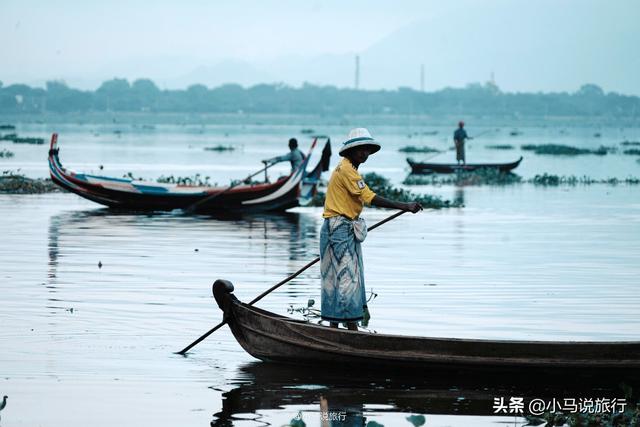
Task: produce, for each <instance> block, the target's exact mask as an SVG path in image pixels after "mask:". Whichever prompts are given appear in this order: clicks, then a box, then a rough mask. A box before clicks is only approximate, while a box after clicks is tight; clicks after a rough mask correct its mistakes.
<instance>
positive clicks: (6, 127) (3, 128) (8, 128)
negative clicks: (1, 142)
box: [0, 125, 16, 130]
mask: <svg viewBox="0 0 640 427" xmlns="http://www.w3.org/2000/svg"><path fill="white" fill-rule="evenodd" d="M15 129H16V127H15V126H14V125H0V130H15Z"/></svg>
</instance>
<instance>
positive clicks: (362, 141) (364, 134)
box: [339, 128, 380, 156]
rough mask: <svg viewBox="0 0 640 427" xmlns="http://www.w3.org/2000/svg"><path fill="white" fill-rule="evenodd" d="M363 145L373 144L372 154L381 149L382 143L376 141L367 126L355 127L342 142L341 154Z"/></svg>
mask: <svg viewBox="0 0 640 427" xmlns="http://www.w3.org/2000/svg"><path fill="white" fill-rule="evenodd" d="M363 145H370V146H371V149H372V151H371V154H373V153H376V152H378V151H379V150H380V144H378V143H377V142H376V140H375V139H373V137H372V136H371V134H370V133H369V131H368V130H367V129H366V128H355V129H351V130H350V131H349V135H347V140H346V141H345V142H343V143H342V147H341V148H340V152H339V154H340V155H341V156H342V154H343V153H344V152H345V151H347V150H349V149H350V148H353V147H361V146H363Z"/></svg>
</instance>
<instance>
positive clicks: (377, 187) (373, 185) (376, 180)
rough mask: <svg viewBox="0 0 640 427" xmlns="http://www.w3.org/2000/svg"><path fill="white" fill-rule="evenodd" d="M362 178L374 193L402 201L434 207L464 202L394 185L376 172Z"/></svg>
mask: <svg viewBox="0 0 640 427" xmlns="http://www.w3.org/2000/svg"><path fill="white" fill-rule="evenodd" d="M362 178H363V179H364V181H365V182H366V183H367V185H368V186H369V188H370V189H371V190H372V191H373V192H374V193H376V194H377V195H379V196H381V197H384V198H386V199H392V200H398V201H401V202H413V201H417V202H419V203H420V204H422V206H423V207H425V208H433V209H441V208H458V207H462V206H463V205H462V203H460V202H458V201H454V202H452V201H450V200H443V199H442V198H441V197H438V196H431V195H428V194H415V193H413V192H411V191H409V190H405V189H402V188H396V187H393V186H392V185H391V183H390V182H389V180H388V179H387V178H385V177H384V176H382V175H378V174H377V173H375V172H371V173H367V174H365V175H364V176H363V177H362Z"/></svg>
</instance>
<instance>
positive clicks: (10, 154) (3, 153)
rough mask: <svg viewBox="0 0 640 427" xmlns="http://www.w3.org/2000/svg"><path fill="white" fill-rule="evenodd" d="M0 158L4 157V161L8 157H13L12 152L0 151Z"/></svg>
mask: <svg viewBox="0 0 640 427" xmlns="http://www.w3.org/2000/svg"><path fill="white" fill-rule="evenodd" d="M0 157H4V158H5V159H8V158H10V157H13V151H9V150H0Z"/></svg>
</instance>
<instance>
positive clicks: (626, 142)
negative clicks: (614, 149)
mask: <svg viewBox="0 0 640 427" xmlns="http://www.w3.org/2000/svg"><path fill="white" fill-rule="evenodd" d="M620 145H624V146H625V147H627V146H630V145H634V146H638V147H640V141H622V142H621V143H620Z"/></svg>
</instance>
